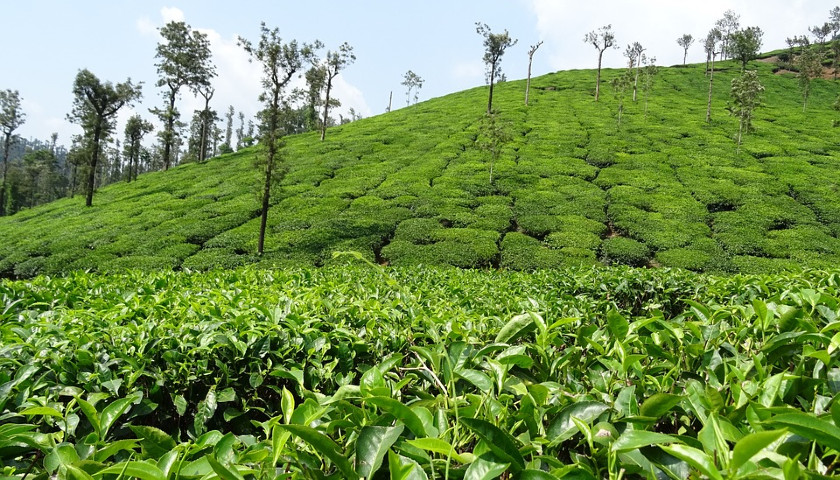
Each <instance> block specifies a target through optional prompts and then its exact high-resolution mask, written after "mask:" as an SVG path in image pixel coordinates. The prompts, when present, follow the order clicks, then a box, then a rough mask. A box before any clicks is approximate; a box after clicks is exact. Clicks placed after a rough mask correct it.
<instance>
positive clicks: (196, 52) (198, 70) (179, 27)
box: [152, 22, 216, 170]
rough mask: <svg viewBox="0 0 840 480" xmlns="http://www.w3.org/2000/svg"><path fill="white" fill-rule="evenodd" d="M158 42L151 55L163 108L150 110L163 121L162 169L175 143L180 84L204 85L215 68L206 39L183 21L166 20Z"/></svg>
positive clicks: (165, 167)
mask: <svg viewBox="0 0 840 480" xmlns="http://www.w3.org/2000/svg"><path fill="white" fill-rule="evenodd" d="M160 36H161V40H162V41H161V42H160V43H158V46H157V53H156V54H155V58H156V59H157V60H158V63H156V64H155V66H156V67H157V71H158V75H160V79H158V82H157V86H158V87H166V88H167V90H166V91H165V92H164V98H165V99H166V105H165V108H163V109H154V110H152V112H153V113H155V114H156V115H157V116H158V117H159V118H160V119H161V121H162V122H163V123H164V129H163V131H162V132H161V139H162V140H163V168H164V170H166V169H169V167H170V166H171V164H172V151H173V147H174V146H175V145H176V143H178V142H176V137H177V134H176V132H175V127H176V121H177V120H178V117H179V113H178V110H177V109H176V108H175V100H176V99H177V98H178V92H179V90H180V89H181V87H184V86H187V87H190V88H193V89H195V88H199V87H208V86H209V85H210V79H211V78H213V77H215V76H216V67H215V66H214V65H213V63H212V61H211V58H210V57H211V53H210V41H209V40H208V39H207V35H205V34H203V33H201V32H198V31H196V30H191V27H190V26H189V25H187V24H186V23H184V22H169V23H167V24H166V25H164V26H163V27H161V29H160Z"/></svg>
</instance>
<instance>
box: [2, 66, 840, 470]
mask: <svg viewBox="0 0 840 480" xmlns="http://www.w3.org/2000/svg"><path fill="white" fill-rule="evenodd" d="M752 67H754V68H758V69H759V71H760V78H761V81H762V82H763V83H764V85H765V86H766V92H765V97H764V105H763V107H762V108H760V109H759V110H758V111H757V112H756V118H755V119H754V124H755V127H756V130H755V132H753V133H751V134H749V135H747V136H746V137H745V139H744V143H743V145H741V146H740V148H739V147H738V146H737V145H736V144H735V141H734V139H733V137H734V136H735V134H736V133H737V130H738V122H737V120H736V119H734V118H732V117H731V116H729V115H728V112H727V110H726V102H727V98H728V91H729V88H728V86H729V82H730V80H731V79H732V78H733V76H734V75H736V74H737V73H738V72H737V68H736V66H735V65H734V64H729V63H726V62H725V63H724V64H723V67H722V69H721V70H719V71H718V72H716V74H715V82H716V83H715V85H716V87H715V97H714V103H713V111H712V122H711V123H706V122H705V115H706V95H707V92H708V90H707V89H708V78H707V77H705V75H704V72H703V68H702V66H688V67H684V68H677V67H674V68H667V69H662V70H661V72H660V73H659V75H658V76H657V80H656V83H655V86H654V88H653V90H652V91H651V92H650V94H649V95H648V98H644V97H641V98H640V99H639V101H638V102H635V103H634V102H630V101H628V102H627V104H626V105H625V109H624V113H623V116H622V121H621V126H620V128H619V126H618V123H617V101H616V99H615V98H612V97H611V96H610V95H609V90H608V89H607V88H604V89H603V90H602V99H601V101H600V102H598V103H595V102H594V99H593V96H592V92H591V90H592V88H593V85H592V83H593V78H594V74H593V72H592V71H570V72H559V73H556V74H551V75H546V76H543V77H539V78H536V79H535V80H534V81H533V82H532V91H531V105H530V106H527V107H526V106H524V105H523V96H524V91H523V90H524V85H523V83H522V82H508V83H504V84H501V85H499V86H498V88H497V90H496V91H497V96H496V97H495V104H496V105H497V107H498V108H499V111H500V113H499V115H500V117H501V122H502V124H504V125H506V126H507V127H506V128H508V129H509V131H510V133H511V136H510V137H511V139H510V141H509V142H508V143H507V144H506V145H505V149H504V151H503V154H502V156H501V158H499V159H498V161H496V162H495V164H494V165H493V178H494V181H492V182H491V181H490V161H489V154H487V153H486V152H485V151H483V150H481V149H480V148H478V146H477V143H480V142H477V141H476V140H477V138H480V135H479V134H480V124H481V118H482V113H483V109H484V105H486V103H485V102H486V98H485V94H486V89H485V88H476V89H474V90H470V91H465V92H461V93H456V94H453V95H449V96H447V97H443V98H438V99H434V100H430V101H427V102H424V103H421V104H418V105H416V106H413V107H409V108H405V109H401V110H398V111H394V112H391V113H388V114H385V115H380V116H377V117H373V118H369V119H363V120H359V121H355V122H352V123H350V124H347V125H343V126H340V127H335V128H332V129H330V130H329V131H328V134H327V138H326V141H324V142H320V141H319V140H318V138H317V137H316V136H315V135H314V134H304V135H299V136H292V137H288V138H287V139H286V146H285V148H284V152H285V153H284V162H285V169H284V175H283V176H282V178H280V179H278V187H277V188H276V189H275V195H274V197H273V206H272V210H271V213H270V216H269V231H268V237H267V244H266V254H264V255H262V256H258V255H256V253H255V252H256V243H257V229H258V219H257V218H256V217H257V215H258V204H257V191H258V188H259V185H260V183H259V181H258V175H259V173H258V171H257V170H256V169H255V168H254V160H255V158H256V156H258V155H260V148H259V147H256V148H250V149H244V150H242V151H239V152H236V153H233V154H229V155H225V156H221V157H218V158H215V159H212V160H210V161H208V162H206V163H202V164H186V165H181V166H179V167H177V168H173V169H171V170H169V171H167V172H159V173H149V174H145V175H141V176H140V178H139V179H138V181H137V182H133V183H130V184H120V185H112V186H109V187H106V188H103V189H101V190H100V191H98V192H97V193H96V196H95V198H94V206H93V207H91V208H85V207H83V200H82V199H80V198H75V199H65V200H61V201H57V202H54V203H51V204H47V205H43V206H40V207H37V208H34V209H31V210H26V211H23V212H19V213H17V214H16V215H14V216H11V217H5V218H0V480H53V479H55V480H123V479H129V478H136V479H139V480H216V479H220V480H275V479H319V480H320V479H362V478H364V479H389V478H390V479H399V480H427V479H444V480H449V479H466V480H490V479H495V478H502V479H514V480H544V479H549V480H551V479H587V480H589V479H592V480H595V479H610V480H622V479H630V478H646V479H651V480H653V479H657V480H658V479H667V478H672V479H687V478H695V479H699V478H704V479H713V480H723V479H784V480H793V479H800V478H805V479H822V478H834V477H836V475H837V474H838V467H840V273H838V269H837V268H836V265H837V263H838V260H840V239H838V234H839V233H840V200H838V195H837V189H838V185H840V171H839V170H838V168H837V164H838V161H840V147H838V132H840V130H838V129H836V128H834V127H833V125H834V124H835V119H837V118H840V113H837V111H835V110H834V109H833V107H832V105H833V103H834V100H835V98H836V96H837V92H838V90H840V83H835V82H834V81H833V80H830V79H825V80H816V81H815V82H814V85H813V86H812V88H813V90H812V93H811V96H810V98H809V101H808V104H807V106H806V108H805V109H804V110H803V99H802V96H801V94H800V90H799V88H798V83H797V79H796V78H795V76H792V75H788V74H782V75H778V74H775V73H774V72H773V66H772V65H771V64H769V63H762V62H756V63H754V64H753V65H752ZM618 73H619V72H616V71H607V72H606V73H605V76H606V77H607V79H609V77H610V76H611V75H617V74H618ZM348 252H349V253H348ZM315 267H319V268H315ZM456 267H461V268H456ZM649 267H680V268H649Z"/></svg>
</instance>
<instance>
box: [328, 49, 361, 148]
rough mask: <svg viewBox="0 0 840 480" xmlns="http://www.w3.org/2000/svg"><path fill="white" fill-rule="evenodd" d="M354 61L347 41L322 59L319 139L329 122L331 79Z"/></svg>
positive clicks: (354, 57)
mask: <svg viewBox="0 0 840 480" xmlns="http://www.w3.org/2000/svg"><path fill="white" fill-rule="evenodd" d="M355 61H356V56H355V55H353V47H351V46H350V44H349V43H347V42H344V43H343V44H341V46H340V47H338V50H337V51H334V52H329V51H328V52H327V57H326V59H325V61H324V64H323V67H324V89H325V90H326V95H325V100H324V117H323V119H322V121H321V141H322V142H323V141H324V138H325V137H326V135H327V124H328V123H329V112H330V92H331V91H332V86H333V80H335V77H337V76H338V74H339V73H341V72H342V71H343V70H344V69H345V68H347V67H348V66H350V65H351V64H352V63H353V62H355Z"/></svg>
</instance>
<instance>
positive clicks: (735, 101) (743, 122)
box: [730, 70, 764, 147]
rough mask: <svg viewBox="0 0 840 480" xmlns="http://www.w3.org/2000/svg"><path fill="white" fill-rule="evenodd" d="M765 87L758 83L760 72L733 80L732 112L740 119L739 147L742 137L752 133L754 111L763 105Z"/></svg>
mask: <svg viewBox="0 0 840 480" xmlns="http://www.w3.org/2000/svg"><path fill="white" fill-rule="evenodd" d="M763 91H764V86H763V85H762V84H761V82H759V81H758V72H756V71H755V70H747V71H745V72H743V73H742V74H741V76H740V77H735V78H733V79H732V90H731V91H730V95H731V97H732V104H731V108H730V112H731V113H732V115H734V116H736V117H738V137H737V138H738V146H739V147H740V146H741V136H742V135H743V134H744V133H748V132H750V131H752V115H753V111H754V110H755V109H756V108H758V107H759V105H761V92H763Z"/></svg>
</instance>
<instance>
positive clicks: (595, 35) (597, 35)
mask: <svg viewBox="0 0 840 480" xmlns="http://www.w3.org/2000/svg"><path fill="white" fill-rule="evenodd" d="M583 41H584V42H586V43H588V44H590V45H592V46H593V47H595V50H598V73H597V75H596V77H595V101H596V102H597V101H598V96H599V94H600V92H601V61H602V60H603V58H604V51H605V50H606V49H608V48H618V45H617V44H616V43H615V34H614V33H613V31H612V25H605V26H603V27H601V28H599V29H598V30H597V31H596V30H593V31H591V32H589V33H587V34H586V36H584V37H583Z"/></svg>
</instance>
